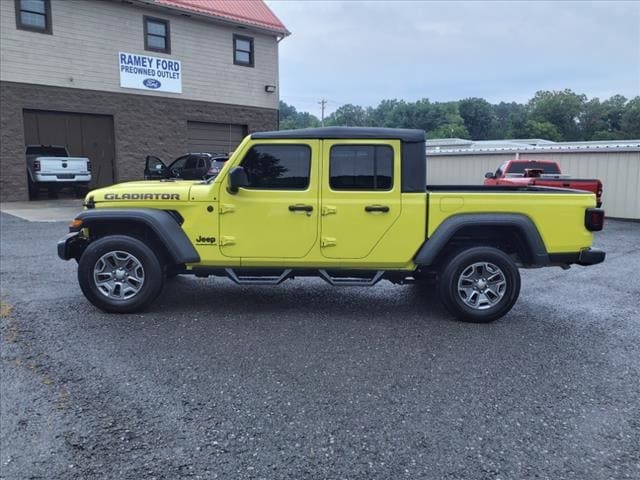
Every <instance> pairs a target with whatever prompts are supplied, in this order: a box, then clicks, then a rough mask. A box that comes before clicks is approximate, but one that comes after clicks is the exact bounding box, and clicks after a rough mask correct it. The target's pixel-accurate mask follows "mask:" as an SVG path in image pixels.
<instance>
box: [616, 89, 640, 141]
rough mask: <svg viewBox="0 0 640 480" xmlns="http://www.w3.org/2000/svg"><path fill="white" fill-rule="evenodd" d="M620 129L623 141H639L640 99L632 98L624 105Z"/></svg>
mask: <svg viewBox="0 0 640 480" xmlns="http://www.w3.org/2000/svg"><path fill="white" fill-rule="evenodd" d="M620 128H621V130H622V134H623V136H624V138H625V139H629V140H637V139H640V97H634V98H632V99H631V100H629V101H628V102H627V104H626V105H625V111H624V113H623V114H622V118H621V119H620Z"/></svg>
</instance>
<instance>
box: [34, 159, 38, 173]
mask: <svg viewBox="0 0 640 480" xmlns="http://www.w3.org/2000/svg"><path fill="white" fill-rule="evenodd" d="M33 171H34V172H39V171H40V160H34V161H33Z"/></svg>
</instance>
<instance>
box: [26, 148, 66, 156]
mask: <svg viewBox="0 0 640 480" xmlns="http://www.w3.org/2000/svg"><path fill="white" fill-rule="evenodd" d="M27 155H41V156H43V157H67V156H68V155H67V149H66V148H64V147H45V146H38V147H27Z"/></svg>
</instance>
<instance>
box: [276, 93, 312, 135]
mask: <svg viewBox="0 0 640 480" xmlns="http://www.w3.org/2000/svg"><path fill="white" fill-rule="evenodd" d="M279 114H280V130H291V129H296V128H310V127H319V126H320V120H318V118H317V117H316V116H315V115H312V114H310V113H309V112H298V111H297V110H296V108H295V107H294V106H293V105H288V104H287V103H285V102H283V101H282V100H280V105H279Z"/></svg>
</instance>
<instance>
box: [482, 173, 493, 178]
mask: <svg viewBox="0 0 640 480" xmlns="http://www.w3.org/2000/svg"><path fill="white" fill-rule="evenodd" d="M484 178H495V177H494V176H493V172H487V173H485V174H484Z"/></svg>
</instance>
